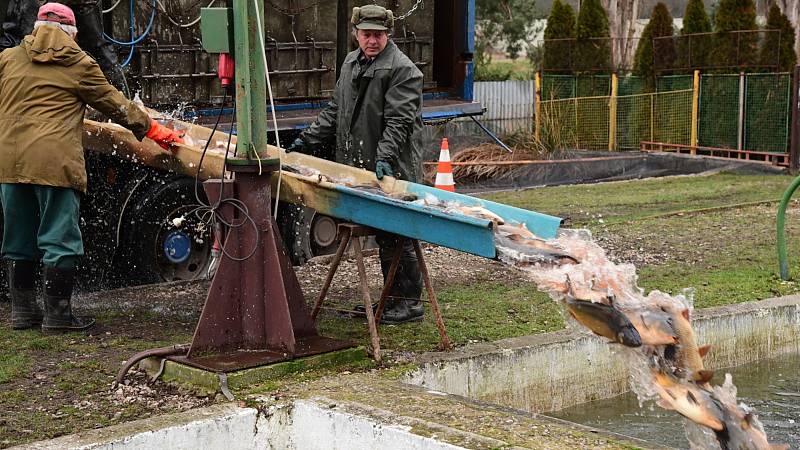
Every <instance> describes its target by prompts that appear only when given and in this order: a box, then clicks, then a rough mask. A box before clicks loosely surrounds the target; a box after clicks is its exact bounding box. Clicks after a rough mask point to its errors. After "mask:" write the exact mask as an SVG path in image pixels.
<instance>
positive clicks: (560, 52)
mask: <svg viewBox="0 0 800 450" xmlns="http://www.w3.org/2000/svg"><path fill="white" fill-rule="evenodd" d="M574 37H575V12H574V11H573V10H572V7H571V6H569V5H568V4H566V3H562V2H561V0H555V1H554V2H553V7H552V9H551V10H550V16H549V17H548V18H547V26H546V27H545V29H544V39H545V41H544V56H543V58H542V69H543V70H547V71H548V72H551V73H562V74H568V73H570V72H571V68H572V61H571V60H570V56H571V52H569V46H570V45H571V41H553V39H572V38H574ZM565 50H566V51H565Z"/></svg>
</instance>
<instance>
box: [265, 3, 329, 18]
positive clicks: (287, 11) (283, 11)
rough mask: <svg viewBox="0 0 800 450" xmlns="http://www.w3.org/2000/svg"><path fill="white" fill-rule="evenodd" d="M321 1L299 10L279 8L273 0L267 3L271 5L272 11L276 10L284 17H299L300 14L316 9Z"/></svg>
mask: <svg viewBox="0 0 800 450" xmlns="http://www.w3.org/2000/svg"><path fill="white" fill-rule="evenodd" d="M320 1H321V0H317V1H316V2H314V3H311V4H309V5H307V6H304V7H302V8H297V9H291V8H281V7H280V6H278V5H276V4H275V3H273V2H272V1H271V0H267V3H269V6H271V7H272V9H274V10H275V11H278V12H279V13H281V14H283V15H284V16H288V17H293V16H297V15H299V14H302V13H304V12H306V11H308V10H309V9H311V8H314V7H316V6H317V5H319V4H320Z"/></svg>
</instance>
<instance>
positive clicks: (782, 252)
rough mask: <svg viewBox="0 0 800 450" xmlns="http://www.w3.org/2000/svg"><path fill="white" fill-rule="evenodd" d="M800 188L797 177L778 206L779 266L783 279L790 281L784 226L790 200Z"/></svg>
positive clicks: (799, 178) (799, 180)
mask: <svg viewBox="0 0 800 450" xmlns="http://www.w3.org/2000/svg"><path fill="white" fill-rule="evenodd" d="M798 187H800V177H797V178H795V179H794V181H792V184H791V185H789V188H788V189H786V192H784V193H783V198H782V199H781V204H780V205H779V206H778V217H777V222H778V264H779V266H780V273H781V279H782V280H783V281H789V259H788V257H787V255H786V230H785V229H784V228H785V227H784V224H785V222H786V208H787V207H788V206H789V200H791V199H792V194H794V191H796V190H797V188H798Z"/></svg>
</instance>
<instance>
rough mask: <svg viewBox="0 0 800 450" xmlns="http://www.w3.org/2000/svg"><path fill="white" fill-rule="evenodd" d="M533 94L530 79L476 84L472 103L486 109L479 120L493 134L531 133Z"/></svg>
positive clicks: (532, 83)
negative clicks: (484, 122)
mask: <svg viewBox="0 0 800 450" xmlns="http://www.w3.org/2000/svg"><path fill="white" fill-rule="evenodd" d="M535 91H536V88H535V86H534V81H533V80H522V81H517V80H510V81H480V82H477V83H475V91H474V92H475V100H477V101H479V102H481V105H483V107H484V108H486V113H484V115H483V120H485V121H487V122H489V124H490V125H491V128H492V129H493V131H496V132H499V133H511V132H514V131H528V132H531V131H533V112H534V97H535Z"/></svg>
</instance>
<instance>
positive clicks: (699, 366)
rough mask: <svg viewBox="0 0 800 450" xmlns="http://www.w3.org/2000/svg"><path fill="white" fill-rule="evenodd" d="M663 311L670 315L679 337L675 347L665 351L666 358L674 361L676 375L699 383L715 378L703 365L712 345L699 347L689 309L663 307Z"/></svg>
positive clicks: (667, 348)
mask: <svg viewBox="0 0 800 450" xmlns="http://www.w3.org/2000/svg"><path fill="white" fill-rule="evenodd" d="M661 309H662V310H664V311H666V312H667V313H668V314H670V316H671V318H672V327H673V329H674V330H675V333H676V334H677V336H678V341H677V343H675V345H674V346H668V347H666V348H665V349H664V357H665V358H666V359H667V360H670V361H672V363H673V364H674V366H675V374H676V375H677V376H679V377H681V378H687V379H690V380H692V381H696V382H698V383H706V382H708V381H711V378H713V377H714V371H713V370H706V369H705V366H704V365H703V356H705V355H706V354H707V353H708V351H709V350H710V349H711V346H710V345H704V346H702V347H698V346H697V340H696V339H695V335H694V330H692V324H691V322H690V321H689V309H688V308H684V309H682V310H680V311H679V310H678V309H676V308H674V307H666V306H662V307H661Z"/></svg>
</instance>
